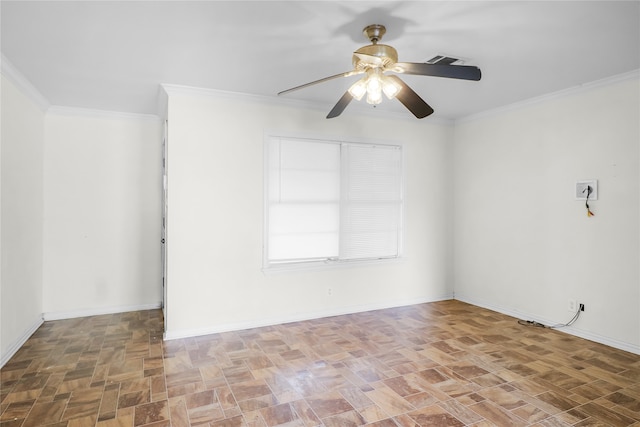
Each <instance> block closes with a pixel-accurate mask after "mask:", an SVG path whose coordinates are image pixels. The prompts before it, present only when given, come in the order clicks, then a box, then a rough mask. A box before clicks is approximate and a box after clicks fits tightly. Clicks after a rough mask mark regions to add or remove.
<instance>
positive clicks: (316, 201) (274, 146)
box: [267, 138, 340, 262]
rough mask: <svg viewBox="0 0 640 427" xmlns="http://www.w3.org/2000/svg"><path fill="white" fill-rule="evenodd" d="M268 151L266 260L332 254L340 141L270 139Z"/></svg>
mask: <svg viewBox="0 0 640 427" xmlns="http://www.w3.org/2000/svg"><path fill="white" fill-rule="evenodd" d="M268 156H269V159H268V162H269V166H268V167H269V171H268V172H269V176H268V186H269V187H268V193H269V200H268V210H269V212H268V230H269V236H268V253H267V257H268V260H269V261H270V262H282V261H305V260H313V259H326V258H335V257H337V256H338V240H339V239H338V238H339V212H340V146H339V145H337V144H332V143H322V142H317V141H306V140H298V139H288V138H272V139H271V140H270V141H269V152H268Z"/></svg>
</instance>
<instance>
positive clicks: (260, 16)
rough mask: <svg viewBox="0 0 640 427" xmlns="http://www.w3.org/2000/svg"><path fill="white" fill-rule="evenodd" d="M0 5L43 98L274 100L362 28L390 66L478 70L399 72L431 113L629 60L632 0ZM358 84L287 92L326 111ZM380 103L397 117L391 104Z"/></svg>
mask: <svg viewBox="0 0 640 427" xmlns="http://www.w3.org/2000/svg"><path fill="white" fill-rule="evenodd" d="M0 8H1V9H0V17H1V37H2V38H1V50H2V54H3V55H4V56H5V57H6V58H7V59H8V60H9V62H11V63H12V64H13V65H14V67H15V68H17V69H18V70H19V71H20V72H21V73H22V74H23V75H24V76H25V77H26V78H27V79H28V80H29V81H30V82H31V83H32V84H33V85H34V86H35V87H36V88H37V89H38V90H39V91H40V92H41V93H42V95H44V97H45V98H47V100H48V101H49V102H50V103H51V104H53V105H60V106H67V107H81V108H90V109H99V110H110V111H120V112H130V113H144V114H156V113H157V95H158V88H159V84H161V83H168V84H175V85H185V86H194V87H200V88H207V89H219V90H224V91H231V92H241V93H249V94H256V95H264V96H273V97H275V96H276V93H277V92H279V91H281V90H284V89H287V88H289V87H293V86H297V85H300V84H302V83H306V82H309V81H313V80H316V79H320V78H322V77H326V76H329V75H333V74H337V73H341V72H344V71H349V70H350V69H351V54H352V52H353V51H354V50H355V49H357V48H358V47H360V46H363V45H366V44H369V42H368V40H366V39H365V37H364V36H363V35H362V29H363V28H364V27H365V26H366V25H369V24H383V25H385V26H386V27H387V34H386V35H385V36H384V37H383V40H382V43H385V44H390V45H392V46H393V47H395V48H396V49H397V50H398V53H399V60H400V61H403V62H423V61H425V60H427V59H429V58H431V57H433V56H434V55H436V54H440V53H444V54H447V55H453V56H457V57H461V58H466V59H468V62H467V63H468V64H470V65H477V66H478V67H480V68H481V69H482V80H481V81H480V82H471V81H461V80H451V79H444V78H437V77H423V76H408V75H405V76H403V79H404V80H405V81H406V82H407V83H408V84H409V85H410V86H411V87H412V88H413V89H414V90H415V91H416V92H417V93H418V94H420V95H421V96H422V97H423V98H424V99H425V100H426V101H427V102H428V103H429V104H430V105H431V106H432V107H433V108H434V109H435V111H436V112H435V114H434V115H433V116H432V117H440V118H445V119H455V118H460V117H465V116H468V115H471V114H476V113H480V112H483V111H486V110H491V109H494V108H499V107H502V106H505V105H509V104H512V103H516V102H519V101H523V100H526V99H529V98H533V97H538V96H542V95H545V94H549V93H553V92H556V91H559V90H563V89H567V88H572V87H576V86H579V85H582V84H585V83H589V82H593V81H597V80H600V79H605V78H609V77H612V76H616V75H619V74H624V73H627V72H631V71H633V70H637V69H638V68H640V2H639V1H620V2H616V1H528V2H525V1H387V2H365V1H339V2H338V1H317V2H316V1H277V2H276V1H257V2H248V1H231V2H222V1H195V2H188V1H120V2H118V1H104V2H101V1H42V2H38V1H5V0H2V1H1V3H0ZM357 78H358V77H351V78H345V79H338V80H333V81H330V82H327V83H324V84H321V85H316V86H314V87H311V88H307V89H303V90H299V91H296V92H294V93H291V94H288V95H286V98H289V99H297V100H304V101H308V102H313V103H316V104H317V105H319V106H320V108H322V109H323V110H326V112H328V111H329V110H330V109H331V108H332V107H333V105H334V104H335V103H336V102H337V100H338V99H339V98H340V96H341V95H342V94H343V93H344V91H345V90H346V89H347V88H348V86H349V84H350V82H352V81H355V80H356V79H357ZM362 102H363V101H362ZM352 105H353V103H352ZM350 108H354V107H352V106H349V108H347V111H345V113H343V116H341V118H338V119H334V120H341V119H343V117H344V116H346V115H347V114H348V110H349V109H350ZM594 108H595V107H594ZM380 109H381V110H383V111H384V110H385V109H393V110H394V111H396V110H397V111H403V112H404V111H405V110H403V108H402V106H401V105H400V104H399V103H398V102H397V101H386V102H384V105H383V106H381V108H380ZM406 114H408V115H410V113H408V112H406ZM425 120H429V119H428V118H427V119H425Z"/></svg>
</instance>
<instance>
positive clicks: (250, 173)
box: [166, 91, 453, 338]
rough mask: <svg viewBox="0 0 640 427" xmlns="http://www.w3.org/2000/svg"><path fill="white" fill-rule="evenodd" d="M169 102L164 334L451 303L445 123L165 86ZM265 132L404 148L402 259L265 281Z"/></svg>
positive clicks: (448, 153)
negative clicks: (336, 114)
mask: <svg viewBox="0 0 640 427" xmlns="http://www.w3.org/2000/svg"><path fill="white" fill-rule="evenodd" d="M168 106H169V108H168V118H169V138H168V183H169V184H168V200H169V214H168V230H167V231H168V237H167V245H168V282H167V291H168V295H167V319H166V321H167V330H166V335H167V337H169V338H171V337H179V336H186V335H195V334H203V333H208V332H214V331H222V330H230V329H237V328H244V327H252V326H257V325H264V324H270V323H279V322H285V321H290V320H297V319H305V318H313V317H320V316H326V315H331V314H337V313H345V312H353V311H358V310H365V309H372V308H380V307H389V306H394V305H403V304H410V303H418V302H424V301H433V300H438V299H444V298H450V297H451V296H452V290H453V289H452V286H451V253H450V250H449V249H450V242H451V228H450V224H451V221H450V215H449V214H450V209H451V206H450V205H451V203H450V202H451V195H450V194H451V192H450V190H451V188H450V183H451V177H450V173H451V171H450V165H451V145H450V143H451V128H450V126H449V125H442V124H437V123H435V122H433V121H431V122H429V121H417V120H415V119H408V120H386V119H381V118H372V117H370V116H369V117H358V116H357V115H355V114H354V113H352V112H349V113H348V117H341V118H338V119H333V120H326V119H325V118H324V115H325V114H326V112H324V111H318V110H308V109H305V108H294V107H286V106H275V105H265V104H262V103H260V102H257V101H253V100H251V99H239V98H235V99H234V98H229V97H224V96H222V95H220V94H216V93H209V94H202V95H198V94H194V95H189V94H187V93H186V92H185V93H180V91H170V95H169V103H168ZM345 115H347V113H345ZM381 117H382V116H381ZM271 130H278V131H284V132H303V133H307V134H308V133H311V134H315V135H320V136H324V137H329V138H331V137H342V138H346V139H350V138H355V139H362V138H375V139H378V140H386V141H391V142H400V143H403V144H404V146H405V157H406V168H407V178H408V179H407V185H406V208H407V212H406V241H405V253H406V259H405V260H404V261H403V262H399V263H395V264H387V265H377V266H361V267H350V268H342V269H337V270H328V271H326V270H325V271H314V272H295V273H293V272H289V273H278V274H270V275H265V274H263V273H262V272H261V267H262V244H263V139H264V134H265V132H267V131H271ZM328 287H332V288H333V295H331V296H329V295H328V294H327V288H328Z"/></svg>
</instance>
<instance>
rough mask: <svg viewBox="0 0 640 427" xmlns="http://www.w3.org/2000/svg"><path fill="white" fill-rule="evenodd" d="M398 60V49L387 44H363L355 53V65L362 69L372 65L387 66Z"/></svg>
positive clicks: (356, 67) (357, 68)
mask: <svg viewBox="0 0 640 427" xmlns="http://www.w3.org/2000/svg"><path fill="white" fill-rule="evenodd" d="M396 62H398V51H397V50H395V49H394V48H393V47H391V46H389V45H386V44H370V45H367V46H362V47H361V48H360V49H358V50H356V51H355V52H354V54H353V67H354V68H355V69H356V70H358V71H360V70H365V69H367V68H371V67H382V68H387V67H390V66H392V65H393V64H395V63H396Z"/></svg>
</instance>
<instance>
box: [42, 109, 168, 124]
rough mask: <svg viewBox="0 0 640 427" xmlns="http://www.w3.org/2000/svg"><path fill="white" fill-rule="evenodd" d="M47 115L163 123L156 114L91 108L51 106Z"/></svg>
mask: <svg viewBox="0 0 640 427" xmlns="http://www.w3.org/2000/svg"><path fill="white" fill-rule="evenodd" d="M47 114H52V115H57V116H74V117H87V118H97V119H115V120H142V121H152V122H159V121H161V118H160V117H159V116H156V115H154V114H138V113H123V112H119V111H107V110H95V109H91V108H77V107H64V106H61V105H52V106H50V107H49V109H48V110H47Z"/></svg>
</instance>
